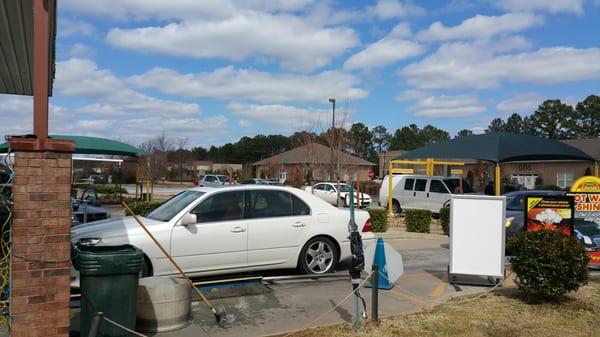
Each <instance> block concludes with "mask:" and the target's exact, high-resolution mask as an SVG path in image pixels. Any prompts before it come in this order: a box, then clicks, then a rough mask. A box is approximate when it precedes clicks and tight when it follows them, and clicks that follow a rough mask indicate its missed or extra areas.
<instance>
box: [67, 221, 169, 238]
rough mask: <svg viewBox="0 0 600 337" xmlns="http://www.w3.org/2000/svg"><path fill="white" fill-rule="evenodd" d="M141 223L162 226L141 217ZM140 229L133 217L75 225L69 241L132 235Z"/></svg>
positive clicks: (158, 222) (159, 222)
mask: <svg viewBox="0 0 600 337" xmlns="http://www.w3.org/2000/svg"><path fill="white" fill-rule="evenodd" d="M141 220H142V223H143V224H144V225H146V227H148V228H151V227H153V226H157V225H160V224H163V223H164V222H161V221H157V220H152V219H148V218H144V217H141ZM142 231H143V229H142V227H141V226H140V225H139V224H138V223H137V222H136V221H135V219H134V218H133V217H130V216H127V217H123V218H116V219H107V220H101V221H95V222H90V223H87V224H81V225H77V226H75V227H72V228H71V241H72V242H77V241H78V240H79V239H83V238H107V237H115V236H126V235H132V234H135V233H138V232H142Z"/></svg>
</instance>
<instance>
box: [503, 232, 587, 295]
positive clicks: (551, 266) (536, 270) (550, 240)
mask: <svg viewBox="0 0 600 337" xmlns="http://www.w3.org/2000/svg"><path fill="white" fill-rule="evenodd" d="M507 249H508V250H509V251H510V252H511V254H513V258H512V260H511V263H512V270H513V272H514V273H516V274H517V277H516V283H517V285H518V287H519V289H520V290H521V291H522V292H523V293H524V295H525V297H526V298H527V300H529V301H534V302H539V301H543V300H556V299H560V297H562V296H563V295H565V294H566V293H568V292H569V291H575V290H577V289H579V287H580V286H582V285H584V284H586V283H587V281H588V278H589V273H588V269H587V264H588V260H589V257H588V255H587V254H586V250H585V247H584V246H583V245H582V244H581V243H580V242H579V241H578V240H577V239H576V238H574V237H572V236H568V235H566V234H564V233H562V232H560V231H537V232H521V233H519V234H516V235H515V236H513V237H512V238H511V239H510V240H508V244H507Z"/></svg>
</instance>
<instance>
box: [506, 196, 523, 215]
mask: <svg viewBox="0 0 600 337" xmlns="http://www.w3.org/2000/svg"><path fill="white" fill-rule="evenodd" d="M506 209H508V210H511V211H522V210H523V196H522V195H520V194H516V195H511V196H507V197H506Z"/></svg>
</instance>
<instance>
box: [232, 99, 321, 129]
mask: <svg viewBox="0 0 600 337" xmlns="http://www.w3.org/2000/svg"><path fill="white" fill-rule="evenodd" d="M227 109H228V110H229V111H230V112H231V113H232V114H234V115H236V116H240V117H244V118H251V119H255V120H257V121H260V122H262V123H268V124H271V125H275V126H277V127H279V128H281V129H283V130H286V131H292V130H302V129H305V128H309V127H315V126H319V125H321V124H323V122H325V121H327V120H328V119H329V118H330V112H329V111H324V110H318V109H307V108H297V107H294V106H289V105H279V104H272V105H252V104H241V103H235V102H234V103H230V104H228V105H227Z"/></svg>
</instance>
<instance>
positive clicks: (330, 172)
mask: <svg viewBox="0 0 600 337" xmlns="http://www.w3.org/2000/svg"><path fill="white" fill-rule="evenodd" d="M329 103H331V104H333V117H332V118H331V143H330V144H329V147H330V149H331V158H330V166H329V179H330V180H333V144H335V98H330V99H329Z"/></svg>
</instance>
